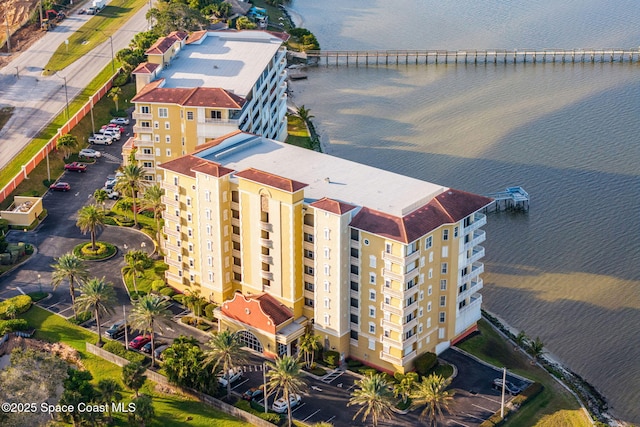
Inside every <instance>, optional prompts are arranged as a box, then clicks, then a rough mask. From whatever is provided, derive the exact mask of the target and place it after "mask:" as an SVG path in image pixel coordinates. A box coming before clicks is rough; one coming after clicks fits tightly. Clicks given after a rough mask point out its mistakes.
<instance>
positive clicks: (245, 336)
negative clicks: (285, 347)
mask: <svg viewBox="0 0 640 427" xmlns="http://www.w3.org/2000/svg"><path fill="white" fill-rule="evenodd" d="M239 336H240V341H241V342H242V343H243V344H244V345H245V347H249V348H250V349H251V350H253V351H257V352H258V353H264V349H263V347H262V343H260V340H259V339H258V338H257V337H256V336H255V335H253V334H252V333H251V332H249V331H240V332H239Z"/></svg>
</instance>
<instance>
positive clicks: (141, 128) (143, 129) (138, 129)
mask: <svg viewBox="0 0 640 427" xmlns="http://www.w3.org/2000/svg"><path fill="white" fill-rule="evenodd" d="M133 132H134V133H153V128H152V127H149V126H134V127H133Z"/></svg>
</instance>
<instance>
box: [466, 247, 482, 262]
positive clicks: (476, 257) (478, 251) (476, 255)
mask: <svg viewBox="0 0 640 427" xmlns="http://www.w3.org/2000/svg"><path fill="white" fill-rule="evenodd" d="M483 257H484V247H482V246H476V247H475V248H473V252H472V253H471V257H470V258H469V259H468V260H467V265H470V264H473V263H474V262H476V261H480V259H482V258H483Z"/></svg>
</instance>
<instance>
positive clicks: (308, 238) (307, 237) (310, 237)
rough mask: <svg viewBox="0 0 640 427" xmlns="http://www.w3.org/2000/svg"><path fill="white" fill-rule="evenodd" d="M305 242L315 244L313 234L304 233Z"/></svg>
mask: <svg viewBox="0 0 640 427" xmlns="http://www.w3.org/2000/svg"><path fill="white" fill-rule="evenodd" d="M304 241H305V242H309V243H313V234H309V233H304Z"/></svg>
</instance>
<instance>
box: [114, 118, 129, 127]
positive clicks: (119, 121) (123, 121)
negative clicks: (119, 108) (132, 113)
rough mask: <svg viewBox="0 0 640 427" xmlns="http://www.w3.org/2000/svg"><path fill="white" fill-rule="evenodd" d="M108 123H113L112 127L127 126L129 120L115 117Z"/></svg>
mask: <svg viewBox="0 0 640 427" xmlns="http://www.w3.org/2000/svg"><path fill="white" fill-rule="evenodd" d="M109 123H113V124H114V125H121V126H122V125H128V124H129V119H127V118H126V117H115V118H113V119H111V120H110V121H109Z"/></svg>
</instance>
